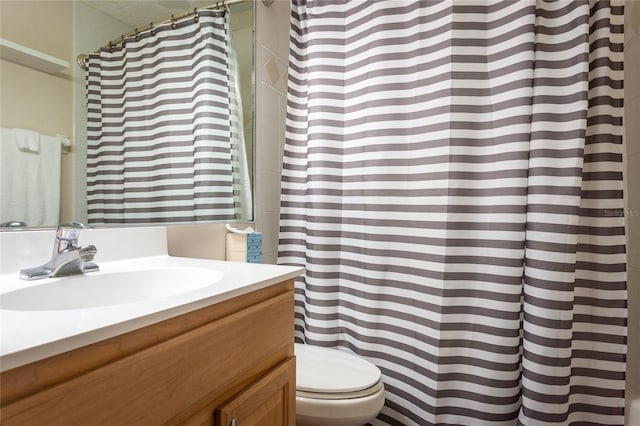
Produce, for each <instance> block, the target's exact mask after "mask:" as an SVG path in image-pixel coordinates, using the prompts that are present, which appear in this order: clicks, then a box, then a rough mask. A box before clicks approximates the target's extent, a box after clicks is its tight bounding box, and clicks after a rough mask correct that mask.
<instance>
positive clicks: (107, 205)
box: [87, 10, 252, 224]
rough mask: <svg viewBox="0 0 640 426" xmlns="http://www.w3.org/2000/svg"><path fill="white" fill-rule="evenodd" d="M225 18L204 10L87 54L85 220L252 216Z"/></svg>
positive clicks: (114, 221)
mask: <svg viewBox="0 0 640 426" xmlns="http://www.w3.org/2000/svg"><path fill="white" fill-rule="evenodd" d="M227 15H228V14H227V13H226V12H224V11H213V10H201V11H198V13H197V15H196V16H194V17H190V18H186V19H183V20H181V21H178V22H177V23H175V24H174V25H172V24H170V23H169V24H166V25H162V26H158V27H157V28H155V29H153V30H152V31H146V32H144V33H141V34H140V35H139V36H137V37H131V38H129V39H127V40H126V43H125V45H124V47H120V46H118V47H114V48H113V49H108V48H103V49H101V51H100V52H99V53H98V54H94V55H91V56H90V58H89V71H88V75H87V92H88V95H87V96H88V114H87V121H88V124H87V134H88V149H87V204H88V211H89V215H88V217H89V223H92V224H102V223H106V224H122V223H154V222H183V221H187V222H191V221H198V220H247V219H251V211H252V205H251V194H250V188H249V184H248V169H247V160H246V152H245V146H244V136H243V134H242V132H239V131H237V130H236V129H237V128H241V127H242V125H241V123H240V124H239V120H241V118H240V117H238V110H239V109H240V110H241V108H238V105H241V101H240V99H238V98H236V96H238V95H239V91H238V90H236V88H237V85H238V82H237V74H236V73H235V72H232V70H231V68H230V66H229V64H230V60H231V59H232V58H233V51H232V47H231V43H230V35H229V32H230V29H229V25H228V19H227Z"/></svg>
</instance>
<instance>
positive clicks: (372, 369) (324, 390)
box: [295, 343, 384, 426]
mask: <svg viewBox="0 0 640 426" xmlns="http://www.w3.org/2000/svg"><path fill="white" fill-rule="evenodd" d="M295 354H296V425H298V426H325V425H326V426H362V425H364V424H366V423H368V422H369V421H371V420H373V419H374V418H376V416H377V415H378V413H380V410H381V409H382V406H383V405H384V385H383V383H382V375H381V373H380V370H379V369H378V367H376V366H375V365H373V364H372V363H370V362H369V361H367V360H365V359H363V358H360V357H358V356H356V355H353V354H350V353H346V352H343V351H339V350H337V349H328V348H322V347H319V346H313V345H303V344H299V343H296V344H295Z"/></svg>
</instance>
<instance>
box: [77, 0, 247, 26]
mask: <svg viewBox="0 0 640 426" xmlns="http://www.w3.org/2000/svg"><path fill="white" fill-rule="evenodd" d="M79 1H81V2H83V3H85V4H86V5H88V6H91V7H93V8H94V9H98V10H99V11H101V12H103V13H105V14H107V15H109V16H111V17H113V18H115V19H117V20H119V21H120V22H123V23H125V24H127V25H128V26H130V27H131V28H140V27H143V26H146V25H149V23H150V22H156V23H157V22H160V21H164V20H166V19H169V18H170V17H171V15H172V14H174V15H176V16H177V15H180V14H182V13H185V12H188V11H191V10H193V9H194V8H202V7H206V6H211V5H212V4H215V3H216V0H79ZM218 1H219V0H218ZM245 3H247V5H246V6H249V7H250V4H249V3H250V2H245ZM236 6H239V5H236ZM236 6H234V7H236ZM242 6H245V5H244V4H243V5H242Z"/></svg>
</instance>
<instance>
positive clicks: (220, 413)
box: [215, 358, 296, 426]
mask: <svg viewBox="0 0 640 426" xmlns="http://www.w3.org/2000/svg"><path fill="white" fill-rule="evenodd" d="M295 374H296V364H295V358H290V359H288V360H287V361H285V362H283V363H282V364H280V365H279V366H278V367H276V368H274V369H273V370H271V371H270V372H269V373H267V374H266V375H264V376H263V377H262V378H260V379H259V380H258V381H256V382H254V383H253V384H251V385H250V386H249V387H247V388H245V389H244V390H243V391H242V392H240V393H239V394H237V395H236V396H234V397H233V399H231V400H229V401H227V402H226V403H225V404H224V405H222V406H221V407H219V408H218V409H216V413H215V419H216V423H215V424H216V426H294V425H295V418H296V412H295V408H296V382H295Z"/></svg>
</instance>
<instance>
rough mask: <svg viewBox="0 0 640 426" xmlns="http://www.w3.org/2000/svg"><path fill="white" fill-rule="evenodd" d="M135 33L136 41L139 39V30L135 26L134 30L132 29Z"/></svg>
mask: <svg viewBox="0 0 640 426" xmlns="http://www.w3.org/2000/svg"><path fill="white" fill-rule="evenodd" d="M133 31H134V32H135V33H136V37H135V39H136V41H140V31H138V29H137V28H136V29H135V30H133Z"/></svg>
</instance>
